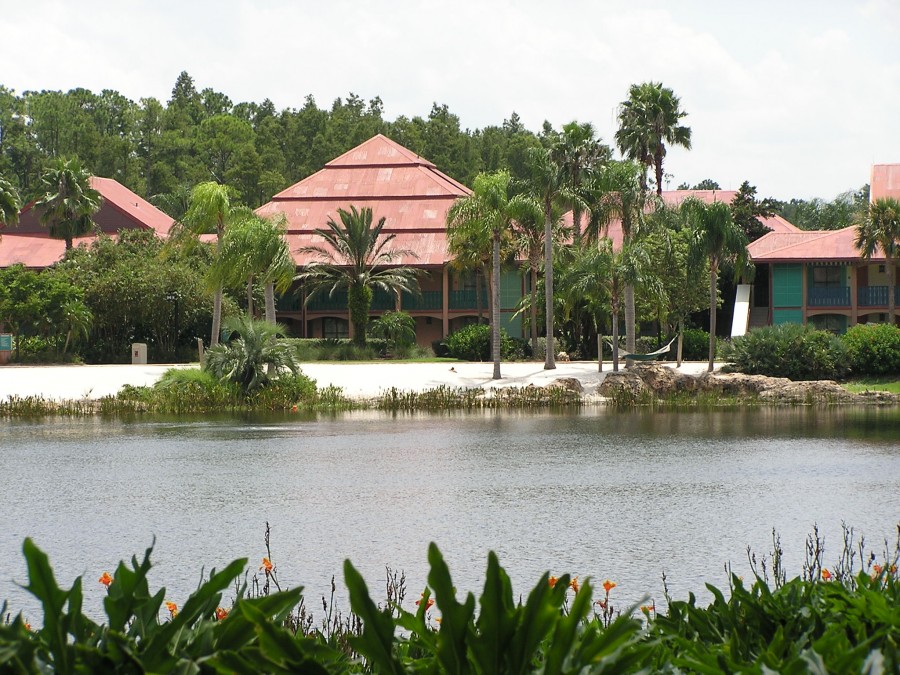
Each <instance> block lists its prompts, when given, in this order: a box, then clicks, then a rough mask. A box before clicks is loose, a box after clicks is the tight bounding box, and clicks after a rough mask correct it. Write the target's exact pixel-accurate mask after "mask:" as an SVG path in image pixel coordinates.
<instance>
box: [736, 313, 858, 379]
mask: <svg viewBox="0 0 900 675" xmlns="http://www.w3.org/2000/svg"><path fill="white" fill-rule="evenodd" d="M723 352H724V353H723V354H722V356H723V357H724V358H725V359H726V360H728V361H729V362H730V363H731V364H732V365H733V367H734V369H735V370H737V371H739V372H742V373H746V374H748V375H768V376H771V377H787V378H790V379H792V380H823V379H835V378H839V377H843V376H844V375H846V373H847V371H848V366H847V348H846V346H845V345H844V343H843V342H842V341H841V339H840V338H839V337H837V336H836V335H834V334H832V333H829V332H828V331H824V330H815V329H813V328H810V327H809V326H802V325H800V324H795V323H785V324H781V325H779V326H766V327H765V328H756V329H754V330H752V331H750V332H749V333H747V334H746V335H743V336H741V337H737V338H735V339H734V340H733V341H732V342H731V343H730V345H729V346H727V347H726V348H725V349H723Z"/></svg>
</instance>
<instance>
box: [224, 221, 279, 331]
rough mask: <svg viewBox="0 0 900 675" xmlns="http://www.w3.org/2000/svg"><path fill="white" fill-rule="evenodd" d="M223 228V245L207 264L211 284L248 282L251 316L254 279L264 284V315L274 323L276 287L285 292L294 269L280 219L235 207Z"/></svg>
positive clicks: (248, 311) (248, 305)
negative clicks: (227, 224)
mask: <svg viewBox="0 0 900 675" xmlns="http://www.w3.org/2000/svg"><path fill="white" fill-rule="evenodd" d="M233 218H234V222H233V223H232V224H231V225H230V226H229V227H228V229H227V230H226V231H225V235H224V236H223V238H222V249H221V251H220V253H219V255H218V256H217V258H216V259H215V260H214V261H213V264H212V266H211V267H210V280H211V282H212V283H213V284H215V285H217V286H218V284H222V285H225V286H236V285H238V284H246V286H247V314H248V315H249V316H251V317H252V316H253V315H254V313H253V283H254V280H258V281H260V282H262V283H263V284H264V289H265V290H264V294H265V319H266V321H268V322H269V323H275V290H276V289H277V290H278V292H279V293H284V292H285V291H286V290H287V289H288V288H289V287H290V285H291V282H292V281H293V279H294V273H295V272H296V269H295V265H294V259H293V258H292V257H291V252H290V249H289V248H288V245H287V241H285V239H284V231H285V228H284V223H283V220H282V221H280V222H276V221H273V220H270V219H267V218H261V217H260V216H257V215H256V214H255V213H253V212H252V211H251V210H250V209H246V208H240V209H236V210H235V212H234V214H233Z"/></svg>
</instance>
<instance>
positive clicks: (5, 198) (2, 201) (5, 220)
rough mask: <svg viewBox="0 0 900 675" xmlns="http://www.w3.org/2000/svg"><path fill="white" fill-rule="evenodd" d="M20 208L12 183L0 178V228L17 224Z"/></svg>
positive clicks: (20, 203) (20, 201)
mask: <svg viewBox="0 0 900 675" xmlns="http://www.w3.org/2000/svg"><path fill="white" fill-rule="evenodd" d="M21 208H22V200H21V199H20V198H19V192H18V191H17V190H16V188H15V186H13V184H12V183H10V182H9V181H8V180H6V179H5V178H4V177H3V176H0V228H2V227H3V226H4V225H15V224H16V223H18V222H19V209H21Z"/></svg>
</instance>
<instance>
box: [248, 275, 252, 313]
mask: <svg viewBox="0 0 900 675" xmlns="http://www.w3.org/2000/svg"><path fill="white" fill-rule="evenodd" d="M247 316H249V317H250V318H251V319H252V318H253V277H252V276H251V277H250V278H249V279H247Z"/></svg>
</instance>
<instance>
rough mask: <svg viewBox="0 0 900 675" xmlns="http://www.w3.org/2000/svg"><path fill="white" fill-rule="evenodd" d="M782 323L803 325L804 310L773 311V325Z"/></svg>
mask: <svg viewBox="0 0 900 675" xmlns="http://www.w3.org/2000/svg"><path fill="white" fill-rule="evenodd" d="M782 323H803V310H801V309H773V310H772V325H774V326H778V325H779V324H782Z"/></svg>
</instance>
